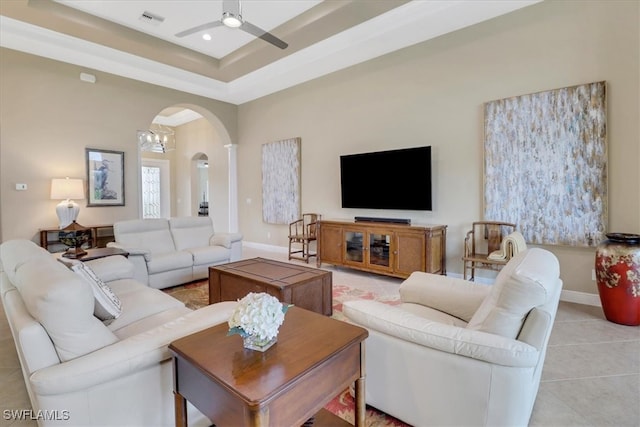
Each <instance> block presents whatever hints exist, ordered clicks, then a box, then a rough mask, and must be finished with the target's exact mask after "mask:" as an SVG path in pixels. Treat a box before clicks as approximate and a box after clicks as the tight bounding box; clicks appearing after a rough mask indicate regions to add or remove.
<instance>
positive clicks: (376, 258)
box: [369, 234, 391, 267]
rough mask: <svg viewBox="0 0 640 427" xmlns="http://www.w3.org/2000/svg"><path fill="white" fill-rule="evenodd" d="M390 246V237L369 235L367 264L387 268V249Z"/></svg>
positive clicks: (388, 262) (389, 261)
mask: <svg viewBox="0 0 640 427" xmlns="http://www.w3.org/2000/svg"><path fill="white" fill-rule="evenodd" d="M390 245H391V235H389V234H370V235H369V264H371V265H379V266H382V267H389V266H390V265H391V260H390V258H389V247H390Z"/></svg>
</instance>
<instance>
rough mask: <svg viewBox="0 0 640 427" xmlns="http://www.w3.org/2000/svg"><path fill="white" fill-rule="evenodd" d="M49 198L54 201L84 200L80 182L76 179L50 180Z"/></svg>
mask: <svg viewBox="0 0 640 427" xmlns="http://www.w3.org/2000/svg"><path fill="white" fill-rule="evenodd" d="M51 198H52V199H54V200H69V199H76V200H79V199H84V187H83V185H82V180H81V179H78V178H73V179H72V178H54V179H52V180H51Z"/></svg>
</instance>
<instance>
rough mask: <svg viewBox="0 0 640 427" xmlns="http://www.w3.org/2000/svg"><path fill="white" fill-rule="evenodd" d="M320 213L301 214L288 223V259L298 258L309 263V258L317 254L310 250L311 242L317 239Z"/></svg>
mask: <svg viewBox="0 0 640 427" xmlns="http://www.w3.org/2000/svg"><path fill="white" fill-rule="evenodd" d="M321 218H322V215H319V214H316V213H306V214H302V218H301V219H299V220H297V221H294V222H292V223H291V224H289V259H300V260H303V261H305V262H306V263H307V264H308V263H309V258H310V257H314V256H318V251H317V250H316V251H314V252H311V242H314V241H316V240H317V239H318V228H319V226H320V219H321Z"/></svg>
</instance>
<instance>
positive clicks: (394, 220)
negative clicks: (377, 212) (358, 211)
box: [355, 216, 411, 225]
mask: <svg viewBox="0 0 640 427" xmlns="http://www.w3.org/2000/svg"><path fill="white" fill-rule="evenodd" d="M355 221H356V222H385V223H388V224H406V225H411V220H410V219H409V218H376V217H371V216H357V217H355Z"/></svg>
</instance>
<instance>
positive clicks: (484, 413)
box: [343, 248, 562, 426]
mask: <svg viewBox="0 0 640 427" xmlns="http://www.w3.org/2000/svg"><path fill="white" fill-rule="evenodd" d="M561 288H562V281H561V280H560V278H559V265H558V260H557V259H556V257H555V256H554V255H553V254H552V253H551V252H548V251H546V250H543V249H539V248H532V249H529V250H527V251H525V252H521V253H519V254H518V255H516V256H515V257H514V258H512V259H511V260H510V261H509V263H508V264H507V265H506V266H505V267H504V268H503V269H502V271H501V272H500V273H499V274H498V277H497V278H496V281H495V283H494V284H493V285H492V286H486V285H478V284H475V283H472V282H467V281H464V280H461V279H456V278H451V277H445V276H439V275H433V274H428V273H421V272H415V273H413V274H412V275H411V276H410V277H409V278H408V279H407V280H406V281H404V282H403V283H402V284H401V286H400V297H401V300H402V304H401V305H399V306H390V305H387V304H382V303H380V302H376V301H350V302H346V303H345V304H344V308H343V310H344V314H345V315H346V316H347V318H348V319H350V320H351V321H353V322H355V323H358V324H360V325H362V326H364V327H366V328H367V329H368V330H369V337H368V339H367V340H366V353H367V357H366V374H367V375H366V401H367V403H368V404H370V405H372V406H374V407H376V408H378V409H380V410H382V411H384V412H386V413H388V414H390V415H393V416H395V417H397V418H399V419H401V420H403V421H405V422H407V423H409V424H412V425H415V426H445V425H450V426H451V425H456V426H478V425H480V426H482V425H484V426H526V425H527V424H528V422H529V418H530V416H531V411H532V409H533V404H534V402H535V398H536V394H537V392H538V386H539V383H540V376H541V373H542V366H543V364H544V359H545V353H546V348H547V342H548V340H549V335H550V333H551V328H552V326H553V321H554V318H555V314H556V310H557V306H558V301H559V298H560V291H561Z"/></svg>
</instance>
